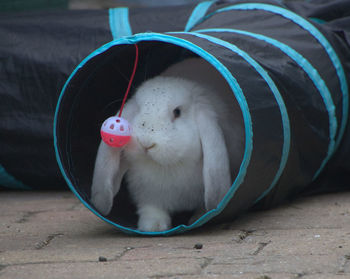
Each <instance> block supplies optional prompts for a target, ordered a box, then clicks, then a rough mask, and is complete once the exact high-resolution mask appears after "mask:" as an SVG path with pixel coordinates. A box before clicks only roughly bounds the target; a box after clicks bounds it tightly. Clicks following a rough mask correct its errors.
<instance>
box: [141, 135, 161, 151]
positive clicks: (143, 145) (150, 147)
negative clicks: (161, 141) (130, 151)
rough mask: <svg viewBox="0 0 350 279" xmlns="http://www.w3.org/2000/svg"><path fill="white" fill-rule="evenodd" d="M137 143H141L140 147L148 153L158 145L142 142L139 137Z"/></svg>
mask: <svg viewBox="0 0 350 279" xmlns="http://www.w3.org/2000/svg"><path fill="white" fill-rule="evenodd" d="M137 141H138V142H139V144H140V146H141V147H142V148H143V149H144V150H145V151H146V152H147V151H148V150H150V149H152V148H153V147H155V146H156V145H157V144H156V143H154V142H153V143H149V142H144V141H141V140H140V139H139V138H138V137H137Z"/></svg>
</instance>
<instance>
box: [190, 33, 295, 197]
mask: <svg viewBox="0 0 350 279" xmlns="http://www.w3.org/2000/svg"><path fill="white" fill-rule="evenodd" d="M211 30H212V31H213V32H230V31H231V29H206V30H200V31H196V32H210V31H211ZM196 36H199V37H201V38H205V39H207V40H209V41H211V42H213V43H215V44H217V45H221V46H223V47H226V48H228V49H230V50H232V51H233V52H235V53H237V54H238V55H239V56H241V57H242V58H243V59H244V60H246V61H247V62H248V63H249V64H250V65H251V66H252V67H253V68H254V69H255V70H256V71H257V72H258V73H259V75H260V76H261V77H262V78H263V79H264V80H265V81H266V83H267V84H268V86H269V87H270V89H271V91H272V93H273V95H274V97H275V99H276V101H277V103H278V106H279V109H280V113H281V118H282V125H283V140H284V141H283V148H282V156H281V161H280V166H279V168H278V170H277V172H276V174H275V177H274V179H273V181H272V182H271V185H270V186H269V187H268V188H267V190H265V191H264V193H263V194H262V195H261V196H260V197H259V198H258V200H259V199H261V198H262V197H263V196H266V195H267V194H268V193H269V192H270V191H271V190H272V189H273V187H274V186H275V185H276V184H277V182H278V180H279V179H280V177H281V175H282V173H283V170H284V168H285V166H286V164H287V161H288V156H289V151H290V142H291V131H290V121H289V117H288V112H287V108H286V105H285V103H284V101H283V98H282V96H281V93H280V92H279V90H278V88H277V86H276V85H275V83H274V81H273V80H272V79H271V77H270V76H269V74H268V73H267V72H266V71H265V70H264V69H263V68H262V67H261V66H260V64H259V63H258V62H256V61H255V60H254V59H253V58H252V57H251V56H250V55H249V54H248V53H246V52H244V51H243V50H241V49H239V48H238V47H237V46H235V45H233V44H231V43H228V42H226V41H223V40H221V39H217V38H215V37H212V36H209V35H204V34H200V35H199V34H198V33H197V34H196Z"/></svg>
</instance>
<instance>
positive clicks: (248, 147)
mask: <svg viewBox="0 0 350 279" xmlns="http://www.w3.org/2000/svg"><path fill="white" fill-rule="evenodd" d="M141 41H160V42H167V43H172V44H175V45H178V46H181V47H183V48H186V49H188V50H190V51H192V52H193V53H196V54H197V55H199V56H200V57H202V58H204V59H205V60H207V61H208V62H209V63H211V64H212V65H213V66H215V67H216V68H217V69H218V70H219V71H220V73H221V74H222V75H223V77H224V78H225V79H226V80H227V82H228V83H229V85H230V87H231V88H232V89H233V93H234V94H235V97H236V99H237V101H238V103H239V106H240V107H241V110H242V114H243V120H244V125H245V133H246V140H245V152H244V157H243V161H242V164H241V167H240V170H239V173H238V175H237V177H236V179H235V181H234V183H233V186H232V187H231V188H230V191H229V192H228V193H227V194H226V196H225V197H224V198H223V200H222V201H221V202H220V204H219V205H218V207H217V208H216V209H213V210H211V211H209V212H207V213H205V214H204V215H203V216H201V217H200V218H199V219H198V220H197V221H196V222H194V223H193V224H191V225H188V226H187V225H179V226H177V227H175V228H172V229H170V230H168V231H163V232H141V231H138V230H135V229H131V228H128V227H124V226H121V225H119V224H116V223H114V222H112V221H110V220H109V219H107V218H106V217H104V216H102V215H101V214H100V213H98V212H97V211H96V210H95V209H94V208H93V207H92V206H91V205H90V204H89V203H87V201H86V200H85V199H84V198H82V196H81V195H80V194H79V193H78V191H77V189H76V187H75V186H74V185H73V183H72V181H71V179H70V178H69V176H68V174H67V171H66V169H65V167H64V166H63V163H62V160H61V155H60V150H59V143H58V136H57V126H58V118H59V113H60V106H61V102H62V98H63V96H64V94H65V91H66V88H67V86H68V84H69V82H70V81H71V79H72V78H73V77H74V75H75V74H76V73H77V71H78V70H79V69H80V68H82V67H83V66H84V64H86V63H87V62H88V61H89V60H90V59H92V58H93V57H95V56H97V55H99V54H101V53H103V52H105V51H107V50H108V49H109V48H110V47H112V46H118V45H124V44H127V45H131V44H137V43H138V42H141ZM251 125H252V124H251V118H250V114H249V109H248V105H247V103H246V100H245V97H244V95H243V92H242V90H241V89H240V87H239V85H238V83H237V81H236V80H235V78H234V77H233V76H232V75H231V73H230V72H229V71H228V70H227V69H226V68H225V67H224V66H223V65H222V64H221V63H220V62H219V61H218V60H217V59H216V58H215V57H214V56H212V55H211V54H209V53H207V52H205V51H203V50H202V49H201V48H199V47H198V46H196V45H194V44H192V43H191V42H189V41H186V40H182V39H179V38H176V37H172V36H170V35H164V34H154V33H146V34H137V35H135V36H132V37H129V38H121V39H118V40H115V41H113V42H110V43H108V44H106V45H104V46H103V47H101V48H99V49H98V50H96V51H94V52H93V53H91V54H90V55H89V56H88V57H87V58H86V59H84V60H83V61H82V62H81V63H80V64H79V66H78V67H77V68H76V69H75V70H74V71H73V73H72V74H71V76H70V77H69V78H68V80H67V82H66V84H65V86H64V88H63V89H62V92H61V95H60V98H59V100H58V104H57V108H56V113H55V122H54V145H55V151H56V156H57V161H58V164H59V167H60V169H61V172H62V174H63V176H64V178H65V180H66V182H67V183H68V186H69V187H70V189H71V190H72V192H73V193H74V194H75V195H76V196H77V197H78V198H79V200H80V201H81V202H82V203H83V204H84V205H85V206H86V207H87V208H88V209H90V210H91V211H92V212H93V213H95V214H96V215H97V216H98V217H100V218H101V219H103V220H104V221H106V222H108V223H110V224H112V225H114V226H116V227H117V228H119V229H120V230H122V231H124V232H127V233H137V234H145V235H170V234H174V233H180V232H184V231H186V230H190V229H193V228H196V227H199V226H201V225H203V224H204V223H206V222H208V220H209V219H211V218H213V217H214V216H216V215H218V214H219V213H220V212H221V211H222V209H223V207H224V206H225V205H226V204H227V203H228V202H229V200H230V198H231V197H232V196H233V195H234V193H235V191H236V190H237V189H238V187H239V185H240V184H241V183H242V181H243V180H244V177H245V174H246V169H247V166H248V164H249V160H250V156H251V152H252V142H253V138H252V127H251Z"/></svg>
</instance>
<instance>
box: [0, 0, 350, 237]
mask: <svg viewBox="0 0 350 279" xmlns="http://www.w3.org/2000/svg"><path fill="white" fill-rule="evenodd" d="M340 2H342V1H340ZM342 3H343V6H344V8H348V9H349V7H348V6H349V5H347V3H346V1H344V2H342ZM338 4H339V3H338ZM319 5H320V6H322V7H323V6H325V5H324V4H322V5H321V4H319ZM320 6H317V4H313V6H312V5H311V7H318V10H320V9H319V7H320ZM330 7H332V5H331V4H330V5H328V6H327V8H328V9H329V8H330ZM307 8H308V9H309V13H310V14H306V12H304V13H303V11H304V9H305V7H304V6H303V5H301V6H298V5H295V4H293V5H290V6H288V4H283V3H281V2H279V1H278V2H275V1H255V2H254V3H251V2H247V1H227V2H226V1H220V2H216V1H206V2H201V3H199V4H197V5H191V6H184V7H181V8H179V9H175V10H174V9H170V8H158V9H149V8H143V9H135V10H133V9H130V10H129V9H127V8H116V9H110V10H109V11H93V12H90V15H89V16H87V17H86V20H87V18H88V17H89V18H95V24H94V26H91V25H90V26H88V28H86V29H85V27H84V24H85V19H84V18H80V19H77V18H76V17H75V16H74V15H78V14H79V13H83V12H76V14H74V13H71V14H70V15H69V16H67V19H68V20H70V21H72V22H74V21H75V27H76V29H75V30H74V29H73V30H71V31H70V32H72V34H71V36H72V45H67V44H64V46H62V47H63V49H65V50H68V49H69V55H68V57H67V52H63V53H62V52H60V53H59V54H60V61H58V60H56V59H57V58H55V59H54V60H55V61H52V62H53V64H52V65H49V64H48V63H46V64H45V63H44V62H43V63H42V64H41V66H42V65H44V67H46V73H45V74H43V72H42V71H39V72H38V75H36V78H37V79H40V78H41V77H43V76H46V75H48V76H50V75H51V74H50V71H52V72H53V71H54V70H53V68H54V67H55V66H56V65H57V64H61V63H63V64H64V65H62V67H61V66H60V67H59V68H60V69H62V70H61V71H60V72H59V74H58V73H55V74H54V75H52V76H51V77H50V80H51V81H52V80H60V81H61V84H59V83H58V81H56V83H55V84H56V85H61V86H63V82H65V84H64V86H63V89H62V91H61V93H60V94H58V93H57V89H53V88H52V87H53V86H52V82H51V83H50V84H49V85H47V87H46V89H50V90H51V91H55V92H56V93H55V94H53V95H52V96H50V98H48V99H46V100H45V101H44V103H45V104H44V105H45V106H46V109H47V111H46V114H45V113H44V114H43V116H45V115H46V116H47V115H49V117H48V118H47V119H46V118H45V121H48V120H52V117H53V109H52V107H51V106H52V104H53V103H54V102H56V101H57V102H58V104H57V107H56V111H55V117H54V121H53V123H54V127H53V131H54V134H53V135H52V136H53V139H54V147H55V153H56V156H57V162H58V165H59V168H60V170H61V172H62V174H63V176H64V178H65V181H66V182H67V184H68V185H69V187H70V189H71V190H72V191H73V192H74V193H75V194H76V195H77V196H78V198H79V199H80V200H81V201H82V202H83V203H84V204H85V205H86V206H87V207H88V208H89V209H90V210H92V211H93V212H94V213H95V214H97V215H98V216H99V217H101V218H102V219H104V220H105V221H107V222H108V223H111V224H112V225H114V226H116V227H118V228H119V229H121V230H123V231H125V232H128V233H136V234H151V235H159V234H160V235H169V234H174V233H180V232H184V231H187V230H191V229H194V228H196V227H199V226H201V225H203V224H205V223H208V222H220V221H225V220H230V219H232V218H233V217H235V216H237V215H238V214H239V213H241V212H243V211H245V210H247V209H249V208H251V207H253V206H256V205H259V204H262V203H264V204H265V205H272V204H276V203H279V202H281V201H283V200H285V199H286V198H288V197H290V196H291V195H293V194H295V193H298V192H300V191H301V190H303V189H304V188H306V187H308V186H309V185H310V184H311V183H313V182H314V181H315V180H317V179H320V177H322V175H323V174H324V173H327V172H330V171H331V172H333V171H334V169H338V170H339V169H340V168H339V166H341V169H342V170H345V171H348V170H349V163H348V162H343V161H342V160H341V158H344V156H346V154H349V153H348V152H349V147H348V144H347V143H346V141H345V139H346V138H347V137H348V136H349V135H348V133H349V131H348V129H347V125H348V109H349V108H348V102H349V100H348V79H349V70H350V54H349V53H350V51H349V44H348V41H347V38H348V37H347V36H348V33H347V30H346V29H344V28H343V29H342V28H340V27H339V26H340V25H339V24H336V23H337V22H336V23H334V22H332V21H330V22H329V23H322V24H321V23H317V22H315V21H316V19H315V18H316V17H317V14H312V13H311V11H314V10H316V8H315V9H310V6H307ZM295 11H297V12H298V13H296V12H295ZM300 14H302V15H300ZM320 14H322V13H320ZM158 15H159V16H158ZM61 16H62V15H57V18H59V17H61ZM307 17H312V18H313V19H312V20H310V19H309V18H307ZM339 17H343V18H342V19H343V20H345V19H346V15H340V16H339ZM27 19H28V21H34V20H33V18H30V17H28V18H27ZM152 19H153V20H152ZM170 19H171V20H170ZM348 19H349V18H348ZM0 20H1V19H0ZM50 20H51V23H52V24H53V25H55V26H58V25H57V22H55V20H53V19H50ZM56 20H57V19H56ZM320 20H322V18H318V19H317V21H318V22H320ZM337 20H339V18H336V19H335V21H337ZM3 21H6V22H10V23H11V20H10V19H9V18H6V20H5V19H3ZM162 22H164V24H161V23H162ZM349 22H350V20H349ZM10 23H8V24H10ZM54 23H55V24H54ZM32 24H33V23H32ZM37 24H38V23H37ZM0 26H1V25H0ZM83 27H84V28H83ZM47 28H48V29H49V25H48V27H47ZM82 30H85V32H93V33H94V34H96V37H94V38H92V39H91V42H90V43H91V45H90V46H88V45H87V44H85V45H84V46H83V49H84V50H83V51H80V50H79V48H78V47H77V46H76V45H74V41H75V40H77V38H76V35H77V34H80V33H81V32H82ZM4 32H5V31H4V28H3V29H1V28H0V34H1V33H4ZM61 32H62V31H61ZM144 32H146V33H144ZM5 33H6V32H5ZM67 34H69V32H68V31H67ZM67 34H65V36H67ZM133 34H134V35H133ZM6 35H7V36H8V37H9V36H10V35H11V32H8V33H6ZM27 40H28V41H29V38H28V39H27ZM103 43H105V44H104V45H102V44H103ZM135 44H137V46H138V49H139V65H138V70H137V73H136V76H135V80H134V83H133V87H134V88H137V86H138V85H140V84H141V83H142V82H143V81H144V80H146V79H148V78H151V77H153V76H156V75H157V74H159V73H160V72H162V71H163V70H164V69H166V68H167V67H168V66H169V65H171V64H173V63H175V62H178V61H181V60H183V59H186V58H188V57H194V56H195V57H199V58H201V59H203V60H205V61H206V62H207V63H209V64H211V65H212V67H214V68H215V69H216V70H217V71H218V72H219V73H220V74H221V76H222V77H223V79H224V80H225V82H226V83H227V84H228V85H229V86H230V88H231V89H232V94H233V96H234V99H235V101H236V102H237V104H238V106H239V108H240V110H241V113H242V118H243V126H244V130H245V150H244V156H243V159H242V162H241V166H240V170H239V172H238V174H237V176H236V178H235V180H234V183H233V185H232V186H231V188H230V190H229V192H228V193H227V194H226V196H225V197H224V199H223V200H222V201H221V203H220V204H219V205H218V207H217V208H216V209H214V210H211V211H209V212H207V213H206V214H204V215H203V216H202V217H200V218H199V219H198V220H197V221H196V222H195V223H193V224H192V225H187V220H188V218H189V217H188V213H186V212H182V213H179V214H178V216H176V217H175V219H174V224H173V228H171V229H170V230H168V231H164V232H152V233H146V232H141V231H138V230H137V229H136V222H137V215H136V209H135V206H134V205H133V203H132V201H131V199H130V198H129V196H128V192H127V190H126V186H125V183H123V186H122V190H121V191H120V193H118V195H117V196H116V197H115V203H114V204H115V206H114V208H113V209H112V211H111V213H110V214H109V215H108V216H102V215H101V214H100V213H99V212H98V211H97V210H96V209H95V208H94V207H93V205H92V204H91V202H90V187H91V180H92V173H93V166H94V160H95V157H96V152H97V147H98V144H99V142H100V136H99V130H100V127H101V124H102V122H103V121H104V120H105V119H106V118H107V117H108V116H111V115H114V114H115V113H116V112H117V111H118V109H119V108H120V105H121V100H122V98H123V96H124V93H125V89H126V87H127V84H128V78H129V76H130V73H131V71H132V67H133V62H134V56H135V50H134V45H135ZM100 45H102V46H100ZM99 46H100V47H99ZM3 49H5V47H2V48H0V53H1V51H2V50H3ZM33 49H34V47H33ZM93 49H96V50H94V51H92V50H93ZM59 50H60V47H59V46H58V48H57V52H59ZM6 51H7V53H8V52H10V51H9V50H8V47H7V48H6ZM13 51H16V50H13ZM29 51H33V50H29ZM31 55H32V57H35V61H36V62H37V64H38V65H39V62H38V61H40V58H41V57H39V56H40V55H38V54H31ZM47 56H48V57H49V58H50V59H52V57H50V55H49V54H47ZM85 56H86V58H85V59H83V57H85ZM15 57H16V58H17V59H20V56H19V55H16V56H15ZM46 59H47V58H46ZM80 61H81V62H80ZM18 63H20V62H18ZM77 64H78V65H77ZM9 65H10V64H9ZM76 65H77V66H76ZM50 67H52V68H50ZM9 68H10V67H8V69H9ZM73 69H74V70H73ZM71 71H72V73H70V72H71ZM9 72H10V71H9V70H7V72H6V73H7V75H8V76H10V75H9V74H8V73H9ZM10 77H11V76H10ZM58 77H60V78H59V79H58ZM12 87H13V85H12ZM8 88H10V87H8ZM33 88H34V87H33ZM42 89H43V92H42V94H44V91H46V90H44V89H45V88H42ZM0 93H1V94H5V93H2V92H0ZM7 98H8V102H12V101H13V98H14V97H13V95H12V97H7ZM6 100H7V99H6ZM48 102H51V103H50V105H49V106H48ZM32 109H33V108H32V107H30V108H28V107H27V108H26V109H25V110H30V111H31V110H32ZM38 110H40V108H39V107H38ZM17 113H18V110H17ZM1 115H2V118H3V119H5V117H8V118H9V119H10V118H11V117H14V114H10V113H9V112H8V115H7V116H6V113H5V112H1ZM38 115H39V114H38ZM35 117H37V116H36V115H35ZM35 117H34V116H33V119H34V120H35ZM6 119H7V118H6ZM14 119H17V120H19V119H18V116H17V117H16V118H14ZM34 120H33V121H34ZM8 121H10V122H11V121H12V124H11V123H10V122H8V123H6V124H2V127H0V129H1V131H4V132H1V133H2V135H5V134H7V137H6V138H5V137H2V142H1V143H0V144H1V146H5V147H6V150H7V151H3V152H1V154H0V155H1V156H0V159H1V161H0V163H1V164H2V166H3V169H4V171H5V170H6V172H7V173H8V174H11V176H12V177H15V178H16V179H18V180H20V181H22V182H23V184H25V185H28V186H31V185H34V184H35V182H33V181H35V179H36V178H35V177H36V176H35V175H32V177H33V178H31V172H32V171H31V169H30V168H25V170H26V171H23V170H20V169H17V168H18V166H17V165H16V163H15V161H14V158H12V157H11V156H12V154H11V152H9V150H14V149H16V148H23V149H26V147H25V145H23V144H21V143H18V144H17V146H16V140H14V139H16V138H17V137H18V134H17V133H18V131H17V130H11V128H12V127H14V125H16V126H18V125H19V124H18V123H14V122H13V120H8ZM40 121H42V120H39V121H38V124H37V125H38V126H35V127H34V128H37V129H38V131H39V132H40V133H41V132H43V131H45V130H42V129H43V126H42V122H40ZM3 122H4V121H3ZM19 123H23V122H19ZM21 125H22V126H23V124H21ZM46 125H47V126H49V123H47V124H46ZM28 130H31V131H24V132H22V134H21V135H27V134H29V135H31V134H32V135H33V136H32V140H33V142H36V140H35V139H36V138H37V137H38V134H37V132H35V131H33V130H35V129H33V128H30V127H28ZM50 137H51V135H50V134H47V135H46V142H47V144H46V145H42V144H41V145H40V144H38V149H39V148H46V147H48V146H49V144H50ZM40 138H41V136H40ZM49 148H52V147H51V146H50V147H49ZM24 153H25V152H24ZM27 153H28V152H27ZM43 155H44V154H43ZM50 155H51V153H46V154H45V156H50ZM27 156H28V159H27V161H26V157H24V160H23V162H22V163H23V164H24V165H25V164H27V165H30V163H29V162H30V161H31V160H30V157H31V156H33V155H32V154H29V153H28V155H27ZM41 160H43V161H41ZM51 160H52V157H50V160H49V161H47V159H46V158H44V157H43V158H40V160H39V162H40V164H41V165H42V168H41V171H40V173H41V174H42V173H46V174H48V173H50V178H52V177H57V176H58V172H57V167H56V166H54V167H51V163H52V162H51ZM39 162H38V164H39ZM48 162H50V164H48ZM34 165H35V164H34ZM33 167H34V168H35V166H33ZM46 168H50V172H47V171H46ZM26 172H27V173H26ZM47 179H48V178H45V177H43V178H42V181H43V183H45V181H47Z"/></svg>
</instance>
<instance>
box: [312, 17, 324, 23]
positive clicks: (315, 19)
mask: <svg viewBox="0 0 350 279" xmlns="http://www.w3.org/2000/svg"><path fill="white" fill-rule="evenodd" d="M309 19H310V20H312V21H313V22H316V23H318V24H325V23H326V21H325V20H323V19H320V18H317V17H309Z"/></svg>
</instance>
